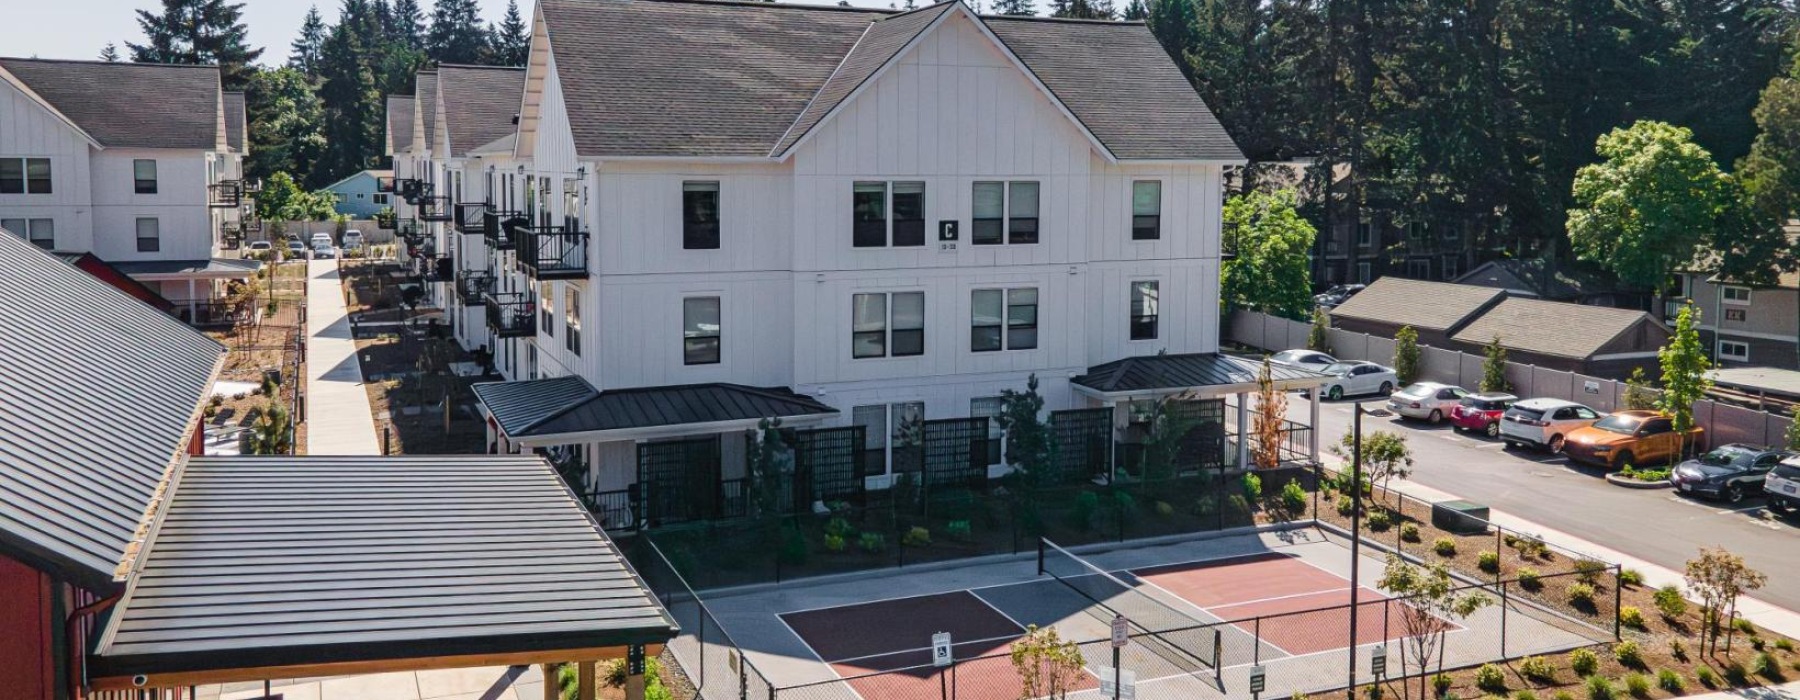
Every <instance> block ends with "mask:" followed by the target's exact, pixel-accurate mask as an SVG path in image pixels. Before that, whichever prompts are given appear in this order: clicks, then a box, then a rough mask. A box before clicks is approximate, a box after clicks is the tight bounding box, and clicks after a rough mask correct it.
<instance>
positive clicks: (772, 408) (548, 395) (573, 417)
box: [474, 377, 838, 446]
mask: <svg viewBox="0 0 1800 700" xmlns="http://www.w3.org/2000/svg"><path fill="white" fill-rule="evenodd" d="M474 390H475V397H476V399H478V400H480V401H481V404H482V405H483V406H484V407H486V409H487V411H488V414H489V415H491V416H493V418H494V422H495V423H497V424H499V426H500V429H501V431H502V432H504V433H506V437H507V438H508V439H511V440H513V441H514V442H516V443H518V444H521V445H525V446H543V445H554V444H563V443H571V442H597V441H605V440H635V439H648V438H657V437H668V436H673V435H686V434H693V433H698V432H721V431H727V430H742V429H747V428H753V427H755V426H756V424H757V422H758V421H760V420H762V419H764V418H782V419H785V420H787V421H789V422H790V423H793V422H796V421H806V420H820V419H824V418H827V417H830V416H833V415H837V413H838V410H837V409H835V408H832V407H831V406H828V405H826V404H824V403H821V402H820V401H819V400H818V399H815V398H813V397H811V396H806V395H804V394H797V393H794V391H793V390H791V389H788V388H787V387H754V386H743V385H740V384H725V383H712V384H680V385H675V386H654V387H635V388H629V389H608V390H606V391H595V390H594V389H593V387H592V386H590V385H588V383H587V382H585V381H582V380H581V379H580V378H578V377H558V378H554V379H535V380H530V381H522V382H496V383H488V384H477V385H475V387H474Z"/></svg>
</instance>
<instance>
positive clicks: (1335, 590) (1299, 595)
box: [1206, 580, 1350, 617]
mask: <svg viewBox="0 0 1800 700" xmlns="http://www.w3.org/2000/svg"><path fill="white" fill-rule="evenodd" d="M1345 583H1349V581H1347V580H1346V581H1345ZM1349 590H1350V588H1349V587H1344V588H1327V589H1324V590H1319V591H1309V592H1306V593H1289V594H1287V595H1276V596H1269V597H1267V598H1257V599H1255V600H1246V601H1243V602H1241V603H1221V604H1219V605H1215V606H1212V607H1210V608H1206V609H1207V610H1209V611H1210V610H1216V609H1219V608H1235V607H1238V606H1240V605H1255V604H1257V603H1269V602H1274V601H1277V600H1287V599H1289V598H1303V597H1305V596H1309V595H1319V594H1320V593H1338V592H1349ZM1264 617H1267V615H1265V616H1264Z"/></svg>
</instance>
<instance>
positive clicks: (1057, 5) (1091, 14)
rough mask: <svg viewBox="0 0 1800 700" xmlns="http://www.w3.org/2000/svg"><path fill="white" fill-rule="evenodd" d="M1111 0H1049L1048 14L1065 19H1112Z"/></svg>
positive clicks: (1113, 11) (1113, 13)
mask: <svg viewBox="0 0 1800 700" xmlns="http://www.w3.org/2000/svg"><path fill="white" fill-rule="evenodd" d="M1116 15H1117V12H1116V11H1115V10H1114V9H1113V4H1112V0H1050V16H1051V17H1061V18H1066V19H1112V18H1113V17H1114V16H1116Z"/></svg>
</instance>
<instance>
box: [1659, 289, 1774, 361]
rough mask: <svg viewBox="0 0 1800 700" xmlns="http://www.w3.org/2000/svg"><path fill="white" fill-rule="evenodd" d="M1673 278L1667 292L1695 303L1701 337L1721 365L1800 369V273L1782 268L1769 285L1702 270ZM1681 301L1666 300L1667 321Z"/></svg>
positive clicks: (1671, 317)
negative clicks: (1676, 282)
mask: <svg viewBox="0 0 1800 700" xmlns="http://www.w3.org/2000/svg"><path fill="white" fill-rule="evenodd" d="M1677 279H1678V280H1679V281H1680V288H1679V289H1676V290H1674V293H1673V294H1672V295H1671V296H1673V297H1674V298H1675V299H1678V300H1688V299H1691V300H1693V303H1694V305H1695V306H1696V307H1697V308H1699V310H1700V312H1701V314H1700V337H1701V339H1702V340H1703V341H1704V342H1705V343H1706V344H1707V346H1708V347H1709V348H1711V349H1712V351H1713V353H1714V355H1713V359H1714V360H1715V361H1716V362H1717V363H1718V364H1719V365H1720V366H1724V367H1742V366H1762V367H1782V368H1787V369H1800V273H1794V272H1783V273H1781V274H1780V276H1779V277H1778V278H1777V279H1776V281H1775V283H1774V284H1771V285H1747V284H1733V283H1731V282H1730V281H1728V280H1725V279H1722V278H1720V277H1719V276H1718V275H1715V274H1711V273H1706V272H1687V273H1682V274H1680V275H1678V276H1677ZM1682 303H1683V302H1682V301H1670V302H1668V304H1667V308H1666V313H1667V318H1669V319H1671V320H1670V321H1669V322H1670V323H1674V321H1673V319H1674V318H1675V314H1676V313H1677V312H1679V311H1680V304H1682Z"/></svg>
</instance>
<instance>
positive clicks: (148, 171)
mask: <svg viewBox="0 0 1800 700" xmlns="http://www.w3.org/2000/svg"><path fill="white" fill-rule="evenodd" d="M131 180H132V183H131V188H132V191H133V192H136V193H138V194H156V161H154V160H151V159H149V158H139V159H137V160H134V161H131ZM357 196H358V197H361V196H362V195H360V194H359V195H357Z"/></svg>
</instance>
